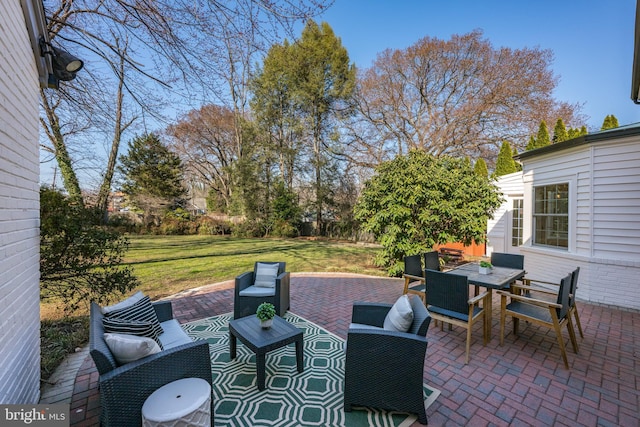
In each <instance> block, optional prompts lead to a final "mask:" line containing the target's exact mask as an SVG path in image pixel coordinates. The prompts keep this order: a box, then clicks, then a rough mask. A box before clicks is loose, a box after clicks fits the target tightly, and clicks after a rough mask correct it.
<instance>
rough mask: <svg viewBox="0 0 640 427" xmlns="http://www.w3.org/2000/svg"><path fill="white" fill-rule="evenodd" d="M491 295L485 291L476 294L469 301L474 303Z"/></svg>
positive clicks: (470, 303) (471, 303)
mask: <svg viewBox="0 0 640 427" xmlns="http://www.w3.org/2000/svg"><path fill="white" fill-rule="evenodd" d="M487 295H489V292H487V291H484V292H482V293H481V294H478V295H476V296H475V297H473V298H471V299H470V300H469V301H467V302H468V303H469V305H473V304H475V303H477V302H478V301H480V300H483V299H485V297H486V296H487Z"/></svg>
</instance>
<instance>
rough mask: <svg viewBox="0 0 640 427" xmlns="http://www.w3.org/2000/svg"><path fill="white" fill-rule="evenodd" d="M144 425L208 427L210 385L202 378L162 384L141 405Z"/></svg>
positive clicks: (148, 426)
mask: <svg viewBox="0 0 640 427" xmlns="http://www.w3.org/2000/svg"><path fill="white" fill-rule="evenodd" d="M142 425H143V426H144V427H160V426H162V427H187V426H198V427H211V386H210V385H209V383H208V382H206V381H205V380H203V379H202V378H184V379H181V380H177V381H173V382H171V383H169V384H165V385H163V386H162V387H160V388H159V389H157V390H156V391H154V392H153V393H151V395H150V396H149V397H148V398H147V400H145V402H144V405H142Z"/></svg>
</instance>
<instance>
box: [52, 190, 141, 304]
mask: <svg viewBox="0 0 640 427" xmlns="http://www.w3.org/2000/svg"><path fill="white" fill-rule="evenodd" d="M128 245H129V241H128V240H127V239H126V238H125V237H123V236H122V235H121V234H120V233H118V232H117V231H115V230H113V229H110V228H108V227H105V226H102V225H100V214H99V213H98V212H97V211H95V210H93V209H88V208H84V207H82V206H79V205H77V204H74V203H73V202H71V201H70V200H69V199H68V198H67V197H65V196H64V195H63V194H61V193H59V192H57V191H55V190H52V189H48V188H42V189H41V190H40V288H41V292H40V296H41V299H43V300H47V299H49V300H52V301H53V302H55V303H57V304H61V305H62V308H63V309H64V311H65V312H66V313H70V312H73V311H76V310H77V309H78V308H79V305H80V304H81V303H84V304H88V302H90V301H96V302H98V303H105V302H108V301H109V300H111V299H112V297H113V296H114V295H123V294H124V293H126V292H127V291H129V290H131V289H133V288H134V287H136V286H138V285H139V283H138V280H137V279H136V277H135V276H134V275H133V270H132V269H131V267H125V266H123V265H122V264H121V262H122V258H123V256H124V254H125V252H126V250H127V248H128Z"/></svg>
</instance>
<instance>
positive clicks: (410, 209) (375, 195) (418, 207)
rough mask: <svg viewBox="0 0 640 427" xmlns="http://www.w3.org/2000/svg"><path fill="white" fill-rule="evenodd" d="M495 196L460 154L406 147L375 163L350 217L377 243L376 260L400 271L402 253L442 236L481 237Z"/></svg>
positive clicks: (452, 238)
mask: <svg viewBox="0 0 640 427" xmlns="http://www.w3.org/2000/svg"><path fill="white" fill-rule="evenodd" d="M500 203H501V196H500V193H499V192H498V190H497V188H496V186H495V185H494V184H492V183H491V182H490V181H489V180H488V179H487V178H485V177H482V176H478V175H477V174H475V173H474V171H473V169H472V168H471V165H470V164H469V162H468V161H465V160H464V159H456V158H451V157H446V156H444V157H434V156H433V155H430V154H428V153H425V152H423V151H417V150H415V151H411V152H410V153H409V154H408V155H406V156H399V157H396V158H395V159H394V160H392V161H388V162H385V163H382V164H381V165H380V166H379V167H378V168H376V173H375V175H374V176H373V177H372V178H371V179H370V180H369V181H367V182H366V184H365V188H364V189H363V191H362V193H361V195H360V197H359V199H358V202H357V204H356V207H355V218H356V220H358V221H360V222H361V223H362V228H363V230H365V231H368V232H371V233H373V234H374V235H375V237H376V239H377V240H378V241H379V242H380V244H381V245H382V247H383V250H382V252H381V253H380V254H379V255H378V257H377V258H376V265H378V266H380V267H384V268H386V269H387V271H388V272H389V274H391V275H397V274H399V272H401V271H402V268H403V264H402V259H403V257H404V256H405V255H412V254H417V253H422V252H426V251H429V250H431V248H433V246H434V245H436V244H444V243H448V242H463V243H464V244H470V243H471V242H473V241H476V242H482V241H484V238H485V233H486V227H487V218H488V217H490V216H491V215H492V214H493V213H494V212H495V210H496V209H497V208H498V207H499V206H500Z"/></svg>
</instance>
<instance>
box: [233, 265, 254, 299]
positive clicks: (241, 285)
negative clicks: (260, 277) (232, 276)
mask: <svg viewBox="0 0 640 427" xmlns="http://www.w3.org/2000/svg"><path fill="white" fill-rule="evenodd" d="M251 285H253V271H247V272H245V273H242V274H241V275H239V276H238V277H236V284H235V288H236V295H237V294H238V293H239V292H240V291H242V290H243V289H247V288H248V287H249V286H251Z"/></svg>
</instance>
